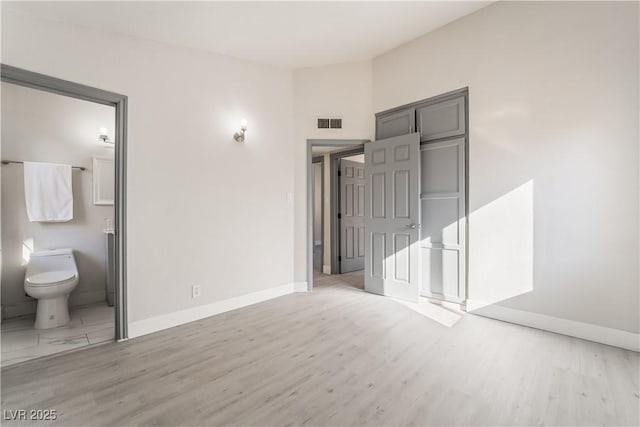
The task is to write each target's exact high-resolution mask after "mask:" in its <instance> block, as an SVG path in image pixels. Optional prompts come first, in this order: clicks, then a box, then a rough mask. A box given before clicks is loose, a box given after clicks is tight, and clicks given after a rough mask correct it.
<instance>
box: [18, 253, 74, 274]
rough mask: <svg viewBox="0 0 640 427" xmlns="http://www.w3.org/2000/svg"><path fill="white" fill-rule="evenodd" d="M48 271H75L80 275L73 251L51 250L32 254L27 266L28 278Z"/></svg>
mask: <svg viewBox="0 0 640 427" xmlns="http://www.w3.org/2000/svg"><path fill="white" fill-rule="evenodd" d="M48 271H73V272H75V273H76V275H77V274H78V269H77V267H76V260H75V258H74V256H73V250H72V249H51V250H46V251H37V252H32V253H31V255H30V256H29V263H28V264H27V276H32V275H34V274H39V273H46V272H48Z"/></svg>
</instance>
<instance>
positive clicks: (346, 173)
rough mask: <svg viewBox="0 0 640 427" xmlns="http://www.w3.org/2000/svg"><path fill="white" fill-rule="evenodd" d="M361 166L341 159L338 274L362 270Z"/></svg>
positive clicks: (362, 168) (362, 195)
mask: <svg viewBox="0 0 640 427" xmlns="http://www.w3.org/2000/svg"><path fill="white" fill-rule="evenodd" d="M364 246H365V244H364V164H363V163H358V162H354V161H351V160H344V159H341V160H340V273H349V272H350V271H356V270H362V269H363V268H364V255H365V252H364Z"/></svg>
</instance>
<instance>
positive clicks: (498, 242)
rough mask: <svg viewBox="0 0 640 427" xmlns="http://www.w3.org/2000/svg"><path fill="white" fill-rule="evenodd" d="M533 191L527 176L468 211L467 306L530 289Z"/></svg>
mask: <svg viewBox="0 0 640 427" xmlns="http://www.w3.org/2000/svg"><path fill="white" fill-rule="evenodd" d="M533 191H534V184H533V180H530V181H528V182H526V183H524V184H522V185H521V186H519V187H517V188H515V189H513V190H511V191H509V192H508V193H506V194H504V195H503V196H501V197H499V198H497V199H495V200H493V201H492V202H490V203H488V204H486V205H484V206H482V207H481V208H479V209H477V210H475V211H474V212H472V213H471V214H470V215H469V271H470V277H469V284H470V289H469V300H470V301H469V302H468V308H469V309H475V308H479V307H482V306H485V305H489V304H493V303H496V302H499V301H503V300H506V299H509V298H512V297H514V296H516V295H521V294H524V293H527V292H530V291H531V290H533V260H534V250H533V243H534V242H533V238H534V237H533V232H534V211H533V206H534V204H533Z"/></svg>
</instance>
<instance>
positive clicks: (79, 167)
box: [2, 160, 86, 171]
mask: <svg viewBox="0 0 640 427" xmlns="http://www.w3.org/2000/svg"><path fill="white" fill-rule="evenodd" d="M9 163H17V164H21V165H23V164H24V162H19V161H16V160H3V161H2V164H3V165H8V164H9ZM71 167H72V168H73V169H80V170H81V171H83V170H85V169H86V168H85V167H84V166H71Z"/></svg>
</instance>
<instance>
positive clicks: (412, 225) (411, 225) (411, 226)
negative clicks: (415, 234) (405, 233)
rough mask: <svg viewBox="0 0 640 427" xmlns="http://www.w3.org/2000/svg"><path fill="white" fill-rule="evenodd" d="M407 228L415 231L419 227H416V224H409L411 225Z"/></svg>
mask: <svg viewBox="0 0 640 427" xmlns="http://www.w3.org/2000/svg"><path fill="white" fill-rule="evenodd" d="M407 228H410V229H412V230H415V229H416V228H418V225H416V224H409V225H407Z"/></svg>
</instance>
